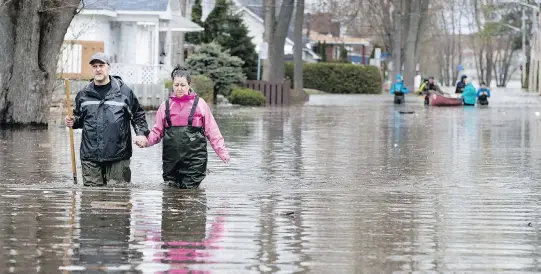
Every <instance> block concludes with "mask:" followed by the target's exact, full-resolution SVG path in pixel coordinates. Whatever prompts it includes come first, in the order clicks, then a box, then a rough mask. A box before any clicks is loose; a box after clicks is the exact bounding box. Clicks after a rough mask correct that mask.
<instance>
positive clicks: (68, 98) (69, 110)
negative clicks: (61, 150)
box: [64, 79, 77, 184]
mask: <svg viewBox="0 0 541 274" xmlns="http://www.w3.org/2000/svg"><path fill="white" fill-rule="evenodd" d="M64 85H65V86H66V106H67V108H68V116H69V117H72V116H73V113H72V111H71V100H70V93H71V89H70V81H69V79H64ZM69 131H70V150H71V171H72V172H73V183H74V184H77V167H76V165H75V147H74V142H73V128H72V127H69Z"/></svg>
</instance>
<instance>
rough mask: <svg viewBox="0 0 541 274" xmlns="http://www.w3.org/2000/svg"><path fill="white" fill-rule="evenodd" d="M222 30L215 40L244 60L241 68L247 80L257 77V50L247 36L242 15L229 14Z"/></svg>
mask: <svg viewBox="0 0 541 274" xmlns="http://www.w3.org/2000/svg"><path fill="white" fill-rule="evenodd" d="M223 27H224V29H223V32H222V34H221V35H220V36H218V37H217V38H216V42H217V43H218V44H220V45H221V46H222V47H224V48H226V49H228V50H229V53H230V54H231V55H232V56H237V57H239V58H240V59H241V60H244V65H243V67H242V70H243V72H244V74H245V75H246V78H247V79H249V80H256V78H257V52H256V51H255V45H254V44H253V43H252V38H251V37H250V36H248V28H247V27H246V25H245V24H244V22H243V20H242V17H240V16H239V15H236V14H231V13H230V14H229V15H228V16H227V19H226V21H225V24H223Z"/></svg>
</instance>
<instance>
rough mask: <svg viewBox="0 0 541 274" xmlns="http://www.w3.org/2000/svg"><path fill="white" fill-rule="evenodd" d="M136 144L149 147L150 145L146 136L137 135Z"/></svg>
mask: <svg viewBox="0 0 541 274" xmlns="http://www.w3.org/2000/svg"><path fill="white" fill-rule="evenodd" d="M135 144H136V145H137V146H138V147H141V148H143V147H147V146H148V139H147V137H145V136H135Z"/></svg>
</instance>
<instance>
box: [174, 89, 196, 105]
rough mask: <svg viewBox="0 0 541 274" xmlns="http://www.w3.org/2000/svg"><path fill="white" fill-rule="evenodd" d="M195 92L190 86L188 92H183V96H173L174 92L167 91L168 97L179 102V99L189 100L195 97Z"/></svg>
mask: <svg viewBox="0 0 541 274" xmlns="http://www.w3.org/2000/svg"><path fill="white" fill-rule="evenodd" d="M196 95H197V94H196V93H195V91H193V89H191V88H190V92H189V93H188V94H185V95H184V96H182V97H180V98H179V97H177V96H175V93H174V92H173V91H171V93H169V98H170V99H171V100H173V101H177V102H180V101H189V100H192V99H194V98H195V96H196Z"/></svg>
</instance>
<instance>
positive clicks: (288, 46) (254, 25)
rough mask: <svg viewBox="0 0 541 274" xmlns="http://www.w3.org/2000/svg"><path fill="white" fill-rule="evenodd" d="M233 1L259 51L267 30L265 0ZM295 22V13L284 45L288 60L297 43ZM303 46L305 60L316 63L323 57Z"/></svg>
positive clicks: (290, 58) (291, 56) (291, 57)
mask: <svg viewBox="0 0 541 274" xmlns="http://www.w3.org/2000/svg"><path fill="white" fill-rule="evenodd" d="M233 3H234V4H235V6H236V7H237V8H238V12H239V13H240V14H241V15H242V18H243V19H244V23H245V24H246V26H247V27H248V31H249V35H250V36H251V37H252V41H253V43H254V45H255V46H256V51H259V47H260V45H261V44H262V42H263V33H264V31H265V27H264V24H263V18H264V11H263V0H234V1H233ZM278 6H279V5H278ZM277 15H278V13H277ZM294 22H295V14H293V16H292V18H291V21H290V24H289V28H288V33H287V38H286V41H285V45H284V54H285V57H284V58H285V59H286V60H292V59H293V46H294V45H295V43H294V42H293V40H294V39H293V30H294V27H293V26H294ZM302 47H303V56H302V59H303V61H304V62H308V63H314V62H317V61H319V60H320V59H321V57H320V56H319V55H318V54H317V53H315V52H314V51H313V50H312V48H311V47H310V46H308V45H306V44H303V45H302Z"/></svg>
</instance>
